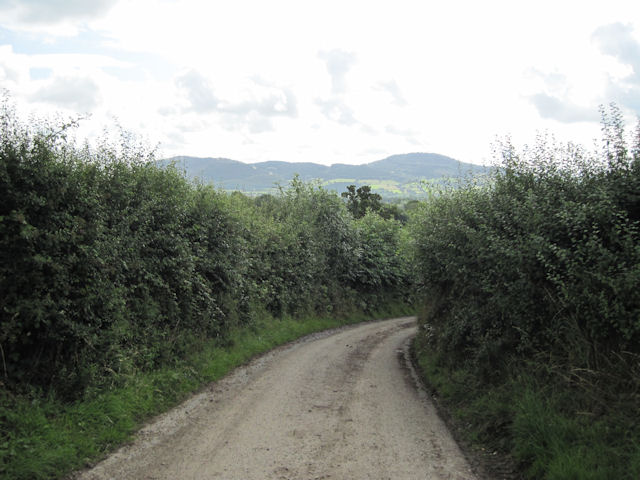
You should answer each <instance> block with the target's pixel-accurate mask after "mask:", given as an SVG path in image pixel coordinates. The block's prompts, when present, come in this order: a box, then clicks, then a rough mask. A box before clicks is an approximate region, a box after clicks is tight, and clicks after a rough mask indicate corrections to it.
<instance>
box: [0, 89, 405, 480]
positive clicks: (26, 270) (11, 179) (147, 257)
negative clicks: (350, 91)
mask: <svg viewBox="0 0 640 480" xmlns="http://www.w3.org/2000/svg"><path fill="white" fill-rule="evenodd" d="M72 133H73V130H72V126H63V127H62V128H60V127H57V126H51V125H48V124H46V123H36V124H30V125H26V124H24V123H22V122H20V121H19V120H18V118H17V115H16V114H15V112H14V111H13V110H12V108H11V105H9V103H8V102H7V101H5V103H4V104H3V106H2V110H1V111H0V198H2V203H1V204H0V298H1V299H2V306H1V308H0V476H2V477H3V478H5V477H6V478H55V477H56V476H59V475H60V474H61V472H65V471H68V469H69V468H72V467H74V466H78V465H81V464H82V462H84V461H85V459H86V458H94V457H95V455H100V454H101V452H102V451H104V449H106V448H109V446H112V445H114V444H116V443H117V442H119V441H121V440H122V439H123V438H125V437H126V435H128V434H129V432H130V431H131V429H132V428H133V426H134V425H136V424H137V423H138V422H139V421H140V420H141V419H143V418H145V417H146V416H148V415H150V414H153V413H155V412H158V411H160V410H161V409H163V408H166V407H167V406H168V405H170V404H173V403H174V402H175V401H177V400H178V399H179V398H182V397H183V396H184V395H185V394H186V392H188V391H192V390H193V389H196V388H198V386H199V385H201V384H202V383H203V382H206V381H209V380H210V379H211V378H216V376H217V375H218V374H219V373H218V372H220V371H223V370H224V371H226V370H225V369H226V368H227V366H226V365H227V363H228V365H237V364H238V363H240V362H241V361H243V359H246V358H248V356H251V355H253V354H254V353H256V352H258V351H263V350H262V346H260V345H258V344H256V345H254V346H246V345H245V344H244V343H242V342H245V341H246V342H249V343H248V344H247V345H249V344H251V342H252V340H251V338H253V337H251V335H250V334H246V335H247V336H246V340H243V341H242V342H240V343H239V344H240V345H241V346H240V347H239V349H238V348H236V349H234V348H232V343H233V342H235V341H236V336H237V335H239V334H238V333H237V332H251V331H254V333H255V335H256V336H255V338H263V339H264V338H269V337H270V336H271V335H272V334H271V333H269V331H270V329H272V328H273V329H276V330H277V331H279V330H278V329H280V328H281V329H283V330H282V331H283V332H284V333H283V334H282V335H283V338H282V339H281V340H277V341H276V340H273V341H271V340H269V341H266V343H265V345H267V346H269V345H273V344H275V343H278V342H279V341H286V340H288V339H290V338H293V337H295V336H296V335H299V334H303V333H305V332H307V331H313V330H314V329H316V328H320V327H324V326H334V325H336V324H338V323H340V322H348V321H351V319H352V318H353V316H352V315H359V314H366V315H372V314H373V313H374V312H379V311H380V310H381V309H383V308H384V306H385V305H388V304H402V303H406V302H407V300H408V299H409V297H408V295H407V291H409V290H410V289H409V288H407V287H408V284H409V281H410V279H409V277H408V275H407V274H406V259H405V257H404V256H403V255H402V253H401V244H402V242H404V241H405V238H404V236H403V233H402V225H401V224H400V222H398V221H396V220H393V219H384V218H382V217H380V216H379V215H377V214H376V213H375V212H368V213H366V214H365V215H364V216H362V218H358V219H355V218H354V217H353V216H352V215H351V214H350V213H349V212H348V211H347V209H346V206H345V203H344V202H343V201H342V199H340V197H338V196H337V195H336V194H333V193H330V192H327V191H326V190H324V189H322V188H320V187H318V186H315V185H309V184H304V183H302V182H300V181H298V180H297V179H294V180H293V181H292V182H291V185H290V186H289V187H286V188H282V189H281V191H280V194H279V195H274V196H262V197H259V198H257V199H252V198H248V197H246V196H244V195H242V194H239V193H233V194H227V193H223V192H219V191H217V190H215V189H214V188H212V187H210V186H206V185H194V184H192V183H190V182H188V181H187V180H186V179H185V177H184V175H183V174H182V173H181V172H179V171H177V170H176V169H175V168H171V167H169V168H166V169H160V168H158V167H156V166H155V165H154V163H153V162H152V161H151V160H153V158H154V157H153V153H152V152H148V151H147V150H146V149H145V148H144V147H141V146H140V145H138V144H136V142H135V141H134V140H132V138H131V136H129V135H127V134H123V135H122V136H121V138H120V141H121V143H120V144H118V145H114V144H113V143H109V142H106V141H105V142H103V143H102V144H101V146H99V147H97V148H90V147H88V146H81V147H80V146H78V145H76V143H75V142H74V141H73V140H72V137H71V134H72ZM318 318H324V319H328V318H333V319H342V320H323V321H322V322H324V323H320V324H318V325H316V320H314V319H318ZM284 319H289V320H284ZM243 338H245V337H243ZM258 343H259V342H258ZM242 345H245V346H242ZM267 346H265V347H264V348H265V349H266V348H267ZM227 347H229V348H230V350H228V351H229V352H235V353H231V354H227V353H224V352H225V351H227V350H224V349H226V348H227ZM243 352H244V353H243ZM229 355H231V356H229ZM210 356H213V358H212V359H210V360H209V359H208V358H209V357H210ZM236 357H237V358H236ZM198 358H199V359H200V360H197V359H198ZM205 358H206V359H207V360H205ZM203 362H204V364H206V365H204V364H203ZM207 362H211V364H210V365H209V363H207ZM207 365H209V366H207Z"/></svg>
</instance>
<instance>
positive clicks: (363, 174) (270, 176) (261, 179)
mask: <svg viewBox="0 0 640 480" xmlns="http://www.w3.org/2000/svg"><path fill="white" fill-rule="evenodd" d="M158 163H159V164H160V165H161V166H166V165H169V164H171V163H173V164H175V165H176V167H177V168H178V169H181V170H184V171H185V173H186V175H187V176H188V177H189V178H199V179H200V180H201V181H203V182H205V183H212V184H214V185H215V186H216V187H219V188H222V189H224V190H240V191H242V192H246V193H254V194H258V193H268V192H271V191H274V190H276V189H277V184H280V185H283V186H286V185H287V184H288V183H289V181H290V180H291V179H292V178H293V177H294V175H296V174H297V175H299V176H300V178H301V179H302V180H304V181H306V182H308V181H312V180H317V181H319V182H320V183H321V184H322V185H323V186H325V187H326V188H327V189H330V190H336V191H338V192H342V191H344V190H345V189H346V187H347V185H351V184H356V185H358V186H360V185H365V184H366V185H371V187H372V190H373V191H375V192H377V193H380V194H381V195H383V196H385V197H390V196H391V197H393V196H416V195H417V194H419V193H421V192H422V190H421V189H420V182H421V181H423V180H427V181H441V180H442V179H444V178H446V177H459V176H462V175H466V174H473V175H478V174H482V173H483V172H484V171H485V170H484V168H483V167H481V166H478V165H473V164H470V163H463V162H459V161H457V160H455V159H453V158H451V157H447V156H445V155H439V154H437V153H406V154H402V155H392V156H390V157H387V158H385V159H383V160H378V161H375V162H371V163H366V164H364V165H346V164H341V163H336V164H333V165H331V166H326V165H320V164H317V163H309V162H303V163H291V162H278V161H268V162H260V163H252V164H248V163H243V162H239V161H236V160H230V159H228V158H199V157H185V156H180V157H172V158H167V159H163V160H159V161H158Z"/></svg>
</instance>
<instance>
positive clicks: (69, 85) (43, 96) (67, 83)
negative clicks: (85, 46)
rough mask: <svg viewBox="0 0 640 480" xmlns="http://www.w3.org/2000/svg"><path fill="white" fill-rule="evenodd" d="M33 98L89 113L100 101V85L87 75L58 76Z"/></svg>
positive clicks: (33, 95) (32, 98)
mask: <svg viewBox="0 0 640 480" xmlns="http://www.w3.org/2000/svg"><path fill="white" fill-rule="evenodd" d="M30 98H31V100H33V101H36V102H45V103H50V104H53V105H55V106H58V107H62V108H67V109H71V110H75V111H76V112H81V113H89V112H91V111H92V110H93V109H94V108H95V107H96V106H97V105H98V104H99V102H100V91H99V88H98V85H97V84H96V83H95V82H94V81H93V80H92V79H90V78H87V77H58V78H56V79H54V80H53V81H52V82H50V83H48V84H47V85H46V86H44V87H42V88H40V89H38V90H37V91H36V92H35V93H34V94H32V95H31V97H30Z"/></svg>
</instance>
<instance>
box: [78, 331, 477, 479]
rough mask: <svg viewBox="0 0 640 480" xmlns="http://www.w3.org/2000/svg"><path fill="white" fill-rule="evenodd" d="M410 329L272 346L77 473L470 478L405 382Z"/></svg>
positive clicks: (431, 412)
mask: <svg viewBox="0 0 640 480" xmlns="http://www.w3.org/2000/svg"><path fill="white" fill-rule="evenodd" d="M415 328H416V327H415V323H414V321H413V319H412V318H404V319H394V320H387V321H384V322H375V323H369V324H365V325H360V326H357V327H354V328H348V329H343V330H340V331H338V332H337V333H333V334H331V335H328V334H318V335H313V336H311V337H308V338H306V339H304V340H303V341H299V342H296V343H294V344H292V345H288V346H286V347H283V348H280V349H277V350H275V351H273V352H271V353H269V354H267V355H265V356H263V357H260V358H258V359H256V360H254V361H253V362H252V363H251V364H249V365H248V366H246V367H242V368H240V369H237V370H236V371H235V372H234V373H232V374H231V375H229V376H227V377H226V378H224V379H223V380H221V381H219V382H217V383H215V384H213V385H211V386H210V387H209V388H208V389H207V390H205V391H204V392H202V393H200V394H198V395H196V396H194V397H193V398H191V399H190V400H188V401H187V402H185V403H184V404H182V405H181V406H180V407H178V408H176V409H174V410H172V411H171V412H169V413H168V414H165V415H163V416H161V417H159V418H158V419H156V421H154V422H153V423H152V424H149V425H148V426H147V427H145V428H144V429H143V430H141V431H140V433H139V434H138V436H137V438H136V440H135V442H134V443H133V444H132V445H130V446H127V447H124V448H123V449H121V450H119V451H118V452H116V453H115V454H114V455H112V456H111V457H109V458H108V459H106V460H105V461H103V462H102V463H100V464H98V465H97V466H96V467H94V468H93V469H92V470H88V471H86V472H83V473H82V474H80V475H79V476H78V477H77V478H79V479H82V480H98V479H172V480H173V479H228V480H251V479H256V480H258V479H260V480H261V479H309V480H310V479H336V480H346V479H376V480H378V479H380V480H381V479H393V480H400V479H456V480H463V479H464V480H471V479H475V477H474V476H473V474H472V473H471V470H470V468H469V466H468V464H467V462H466V461H465V459H464V457H463V456H462V454H461V452H460V450H459V449H458V447H457V445H456V444H455V442H454V440H453V439H452V438H451V435H450V434H449V432H448V431H447V429H446V427H445V426H444V424H443V422H442V421H441V420H440V419H439V418H438V416H437V414H436V412H435V409H434V407H433V405H432V404H431V402H430V401H429V398H428V396H427V395H426V394H425V393H424V392H423V391H422V390H420V389H419V388H417V387H416V384H415V382H414V380H413V376H412V373H411V369H410V368H409V367H408V363H407V361H406V358H407V348H408V340H409V339H410V338H411V336H412V335H413V334H414V333H415Z"/></svg>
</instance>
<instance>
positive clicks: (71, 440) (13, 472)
mask: <svg viewBox="0 0 640 480" xmlns="http://www.w3.org/2000/svg"><path fill="white" fill-rule="evenodd" d="M408 313H410V311H409V309H408V308H407V307H406V306H403V305H395V306H393V307H389V308H388V309H387V310H386V311H380V312H377V314H376V315H375V316H374V317H375V318H385V317H391V316H398V315H403V314H408ZM371 318H373V317H372V316H371V315H365V314H362V313H360V314H353V315H349V316H348V317H344V318H342V319H338V318H331V317H324V318H319V317H315V318H306V319H303V320H294V319H291V318H285V319H279V320H276V319H271V318H268V319H263V320H262V321H260V322H257V324H256V326H254V327H251V328H248V327H247V328H244V329H240V330H236V331H234V332H233V333H232V334H231V336H230V338H229V340H228V341H227V345H226V346H221V345H220V344H219V343H216V342H214V341H208V342H206V343H204V344H203V345H201V346H200V348H198V349H197V351H194V352H192V353H191V354H189V355H188V356H187V358H186V360H183V361H180V362H176V364H175V365H174V366H172V367H171V368H162V369H159V370H156V371H152V372H147V373H143V374H139V375H136V376H132V377H131V378H128V379H127V380H126V382H125V384H124V385H123V386H120V387H117V388H113V389H109V390H106V391H101V392H93V393H92V394H89V395H87V397H86V398H85V399H82V400H80V401H76V402H75V403H73V404H63V403H61V402H59V401H57V400H56V399H54V398H39V397H37V396H33V395H32V396H27V395H22V396H11V395H9V394H7V393H6V392H5V393H4V394H3V396H2V397H1V398H0V402H1V403H0V417H2V419H3V423H4V424H5V425H6V427H8V429H9V430H8V432H4V433H5V435H6V434H7V433H8V436H7V438H6V439H4V441H3V442H4V443H3V444H1V445H0V477H2V478H3V479H25V480H26V479H53V478H63V477H64V476H65V475H67V474H68V473H69V472H71V471H73V470H76V469H79V468H83V467H85V466H87V465H91V464H92V463H94V462H96V461H98V460H99V459H100V458H102V457H104V455H105V454H107V453H108V452H110V451H112V450H114V449H115V448H116V447H117V446H118V445H120V444H122V443H123V442H126V441H127V440H128V439H130V438H131V435H132V434H133V433H134V432H135V431H136V430H137V429H138V428H139V427H140V425H141V424H142V423H143V422H145V421H146V420H148V419H149V418H150V417H152V416H154V415H157V414H159V413H161V412H163V411H166V410H168V409H169V408H171V407H172V406H175V405H177V404H178V403H179V402H180V401H182V400H184V399H185V398H187V397H188V396H190V395H191V394H192V393H194V392H196V391H198V390H199V389H201V388H202V387H203V386H204V385H206V384H208V383H209V382H212V381H215V380H217V379H219V378H221V377H222V376H224V375H225V374H227V373H228V372H229V371H230V370H232V369H233V368H235V367H237V366H239V365H242V364H243V363H246V362H247V361H248V360H250V359H251V358H253V357H255V356H256V355H259V354H261V353H264V352H266V351H268V350H270V349H272V348H274V347H277V346H279V345H282V344H285V343H287V342H290V341H293V340H295V339H298V338H300V337H303V336H305V335H308V334H310V333H314V332H318V331H321V330H326V329H329V328H335V327H339V326H342V325H347V324H354V323H357V322H362V321H366V320H369V319H371Z"/></svg>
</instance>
